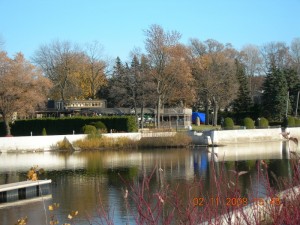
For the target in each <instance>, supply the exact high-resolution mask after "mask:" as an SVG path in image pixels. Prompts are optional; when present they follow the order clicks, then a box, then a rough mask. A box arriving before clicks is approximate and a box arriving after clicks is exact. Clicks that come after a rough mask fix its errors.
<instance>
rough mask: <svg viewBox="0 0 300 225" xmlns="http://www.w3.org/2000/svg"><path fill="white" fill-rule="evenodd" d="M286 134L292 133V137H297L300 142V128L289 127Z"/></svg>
mask: <svg viewBox="0 0 300 225" xmlns="http://www.w3.org/2000/svg"><path fill="white" fill-rule="evenodd" d="M286 132H289V133H290V135H289V136H290V137H295V138H298V140H300V127H288V128H286Z"/></svg>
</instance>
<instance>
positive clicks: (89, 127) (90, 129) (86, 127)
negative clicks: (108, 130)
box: [82, 125, 97, 135]
mask: <svg viewBox="0 0 300 225" xmlns="http://www.w3.org/2000/svg"><path fill="white" fill-rule="evenodd" d="M82 131H83V133H84V134H91V135H95V134H96V133H97V129H96V127H94V126H93V125H84V126H83V127H82Z"/></svg>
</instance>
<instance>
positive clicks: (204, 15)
mask: <svg viewBox="0 0 300 225" xmlns="http://www.w3.org/2000/svg"><path fill="white" fill-rule="evenodd" d="M299 11H300V1H299V0H223V1H221V0H218V1H217V0H204V1H202V0H180V1H179V0H139V1H138V0H106V1H104V0H85V1H84V0H0V36H1V38H2V39H3V40H4V41H5V45H4V50H5V51H7V52H8V53H9V55H10V56H13V55H14V54H15V53H17V52H20V51H21V52H23V53H24V54H25V56H26V57H27V58H28V59H29V58H30V57H31V56H33V54H34V52H35V51H36V50H37V49H38V48H39V46H40V45H41V44H50V43H51V42H52V41H54V40H57V39H59V40H61V41H65V40H66V41H70V42H73V43H78V44H80V45H83V44H85V43H87V42H93V41H95V40H97V41H98V42H100V43H101V44H102V45H103V47H104V54H105V55H106V56H109V57H111V58H113V59H114V58H116V57H117V56H119V57H120V58H121V60H122V61H126V60H128V56H129V53H130V51H132V50H133V49H134V48H136V47H138V48H141V49H142V50H143V49H144V40H145V35H144V30H146V29H148V28H149V26H150V25H152V24H158V25H161V26H162V27H163V28H164V29H165V30H177V31H179V32H180V33H181V34H182V39H181V42H182V43H184V44H188V42H189V39H190V38H198V39H199V40H201V41H204V40H206V39H209V38H212V39H215V40H217V41H219V42H222V43H228V42H229V43H231V44H232V45H233V46H234V47H235V48H237V49H240V48H241V47H242V46H244V45H246V44H255V45H259V46H260V45H263V44H266V43H269V42H272V41H283V42H286V43H287V44H290V42H291V41H292V40H293V39H294V38H296V37H300V13H299Z"/></svg>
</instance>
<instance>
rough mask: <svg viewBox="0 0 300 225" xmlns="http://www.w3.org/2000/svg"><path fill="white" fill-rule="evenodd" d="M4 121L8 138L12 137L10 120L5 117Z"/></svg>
mask: <svg viewBox="0 0 300 225" xmlns="http://www.w3.org/2000/svg"><path fill="white" fill-rule="evenodd" d="M3 120H4V127H5V131H6V136H11V131H10V126H9V119H8V118H7V117H6V116H5V115H3Z"/></svg>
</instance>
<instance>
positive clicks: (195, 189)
mask: <svg viewBox="0 0 300 225" xmlns="http://www.w3.org/2000/svg"><path fill="white" fill-rule="evenodd" d="M299 159H300V157H299V156H298V154H297V153H296V152H291V159H290V160H289V161H290V165H291V170H292V171H291V174H292V177H291V178H290V179H289V178H282V177H276V176H275V174H274V173H273V172H272V171H270V169H269V168H268V165H267V163H266V162H265V161H264V160H257V163H256V170H257V173H256V174H257V175H256V176H255V177H251V176H250V173H249V171H238V170H237V168H236V169H235V170H228V169H226V166H225V163H215V162H214V160H213V159H212V160H211V162H210V164H209V168H208V169H209V172H210V174H209V189H208V190H207V188H205V184H204V181H203V180H201V179H199V180H196V179H195V181H194V182H193V183H192V184H189V185H185V186H184V185H182V184H177V185H176V186H175V187H172V186H171V185H169V184H167V183H165V182H164V179H162V178H163V176H164V171H163V170H162V169H161V168H158V167H155V168H154V169H153V171H152V172H151V173H150V175H148V176H147V175H146V173H144V175H143V179H142V180H141V181H138V182H133V181H127V180H125V179H123V178H122V177H121V179H122V181H123V182H124V184H125V186H126V190H127V191H126V195H125V196H124V198H125V200H124V201H126V207H128V208H130V210H129V211H130V213H131V214H132V216H133V218H134V220H135V223H136V224H138V225H156V224H163V225H169V224H176V225H177V224H184V225H186V224H188V225H196V224H203V225H204V224H207V225H208V224H218V225H219V224H224V225H225V224H233V225H235V224H264V225H265V224H278V225H279V224H289V225H293V224H300V195H299V193H300V186H299V184H300V168H299V163H300V161H299ZM155 174H156V176H158V181H159V185H158V187H156V190H153V185H152V183H151V182H152V180H153V178H154V176H155ZM243 176H249V179H250V183H251V186H255V184H257V185H260V186H261V187H263V188H254V190H251V189H248V190H247V192H246V193H242V190H241V188H240V179H241V177H243ZM271 179H273V180H275V185H273V184H272V185H271V182H270V180H271ZM129 200H130V201H132V202H133V206H131V207H130V206H129V203H128V201H129ZM101 212H102V213H101V215H99V216H101V217H106V220H105V221H106V223H103V224H109V225H112V224H113V222H112V220H111V218H109V215H108V214H107V213H105V210H104V208H103V207H102V208H101Z"/></svg>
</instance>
